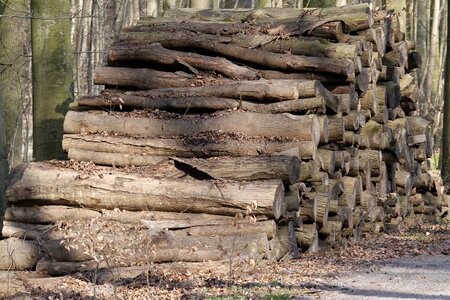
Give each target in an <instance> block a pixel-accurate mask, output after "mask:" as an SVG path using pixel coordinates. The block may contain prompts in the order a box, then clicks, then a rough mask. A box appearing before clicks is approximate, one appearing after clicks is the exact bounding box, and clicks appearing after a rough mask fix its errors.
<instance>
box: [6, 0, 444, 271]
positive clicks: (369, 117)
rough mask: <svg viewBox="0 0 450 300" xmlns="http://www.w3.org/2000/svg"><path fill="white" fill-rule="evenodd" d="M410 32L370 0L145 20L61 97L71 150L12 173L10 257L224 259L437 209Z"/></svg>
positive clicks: (74, 267)
mask: <svg viewBox="0 0 450 300" xmlns="http://www.w3.org/2000/svg"><path fill="white" fill-rule="evenodd" d="M413 47H414V45H413V43H411V42H409V41H406V40H405V37H404V34H403V33H401V32H400V31H399V26H398V20H397V16H396V15H395V14H394V13H393V12H390V11H372V10H371V8H370V7H369V6H368V5H367V4H361V5H353V6H346V7H342V8H339V9H337V8H327V9H320V10H298V9H264V10H254V11H211V10H202V11H198V10H174V11H170V10H169V11H167V12H166V15H165V18H163V19H151V20H150V19H149V20H142V21H141V23H140V24H139V25H138V26H136V27H134V28H129V29H127V30H126V31H124V32H123V33H122V34H121V36H120V39H119V41H117V42H116V43H115V44H114V45H113V46H111V47H110V48H109V49H108V51H107V58H108V66H105V67H98V68H97V69H96V71H95V83H96V84H100V85H105V86H106V88H105V90H104V92H103V93H102V94H101V95H99V96H95V97H83V98H81V99H78V101H77V103H76V104H77V105H76V106H73V107H72V110H71V111H69V112H68V114H67V115H66V119H65V124H64V130H65V135H64V140H63V148H64V150H65V151H67V152H68V156H69V158H70V159H71V161H66V162H56V161H54V162H45V163H28V164H26V165H23V166H21V167H20V168H18V169H17V170H16V171H15V172H14V174H13V175H12V178H11V181H10V183H9V186H8V189H7V197H8V201H9V202H8V203H9V206H8V208H7V210H6V214H5V222H4V226H3V231H2V234H3V237H4V238H8V239H6V240H3V241H1V243H0V245H1V247H4V248H5V249H7V250H8V251H9V253H10V254H11V255H9V256H8V257H6V258H4V259H2V261H1V262H0V266H1V267H2V268H5V267H7V268H18V269H31V268H34V267H36V269H37V270H45V271H46V272H48V273H49V274H52V275H61V274H66V273H71V272H76V271H80V270H85V269H95V268H99V267H100V268H103V267H107V266H108V267H119V266H139V265H148V263H160V262H166V263H167V264H164V265H165V266H170V268H177V267H180V266H183V267H185V266H187V265H188V263H189V267H190V268H196V267H198V266H199V265H196V263H198V262H203V263H202V264H201V267H202V268H203V270H204V268H205V267H206V268H209V270H210V271H212V270H213V271H219V270H223V268H222V269H221V268H219V267H218V265H219V264H220V263H223V262H227V263H229V262H230V261H231V260H230V258H232V259H233V262H234V263H235V262H236V261H239V262H248V263H255V262H258V261H259V260H261V259H271V260H279V259H282V258H283V257H285V256H286V255H287V256H289V257H297V256H298V253H299V251H311V252H313V251H316V250H317V249H319V247H320V246H321V245H324V246H331V247H337V246H341V245H345V243H346V242H348V241H350V240H358V239H360V238H361V236H362V235H363V234H364V233H369V232H380V231H392V230H398V229H399V228H400V227H401V226H402V225H403V224H410V223H411V222H423V221H437V220H438V219H439V217H440V216H441V215H443V214H444V213H445V212H446V210H447V209H448V208H447V207H445V206H447V201H446V200H445V196H444V195H443V193H442V189H441V187H440V185H439V180H438V179H436V178H432V176H431V175H430V173H429V172H428V170H429V158H430V156H431V154H432V153H431V152H432V141H431V125H432V124H429V122H427V121H426V120H424V119H423V118H421V117H420V116H417V113H416V107H417V103H418V101H419V90H418V87H417V76H416V72H415V69H416V68H417V66H418V64H419V63H420V57H419V56H418V55H417V53H416V52H415V51H414V50H413ZM94 164H95V165H94ZM100 165H102V167H100ZM36 263H37V266H35V265H36ZM158 266H160V265H159V264H155V265H153V266H152V268H157V267H158Z"/></svg>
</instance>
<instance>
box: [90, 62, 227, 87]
mask: <svg viewBox="0 0 450 300" xmlns="http://www.w3.org/2000/svg"><path fill="white" fill-rule="evenodd" d="M222 80H223V81H225V79H222ZM215 81H217V79H215V78H204V77H203V78H197V77H196V76H192V75H189V74H186V75H183V74H178V73H173V72H164V71H156V70H152V69H144V68H139V69H133V68H113V67H97V68H95V71H94V82H95V83H96V84H103V85H107V86H111V87H113V88H118V87H122V88H126V87H128V88H133V89H141V90H146V89H156V88H171V87H190V86H198V85H204V84H205V83H207V82H215Z"/></svg>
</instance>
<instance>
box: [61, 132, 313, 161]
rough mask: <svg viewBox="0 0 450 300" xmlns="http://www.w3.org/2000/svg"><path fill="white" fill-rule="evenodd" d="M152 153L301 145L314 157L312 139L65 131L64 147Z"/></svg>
mask: <svg viewBox="0 0 450 300" xmlns="http://www.w3.org/2000/svg"><path fill="white" fill-rule="evenodd" d="M75 148H76V149H82V150H87V151H90V150H92V151H96V152H106V153H125V154H129V155H131V154H137V155H149V156H177V157H198V158H206V157H215V156H232V157H235V156H251V155H253V156H255V155H260V154H261V155H269V154H274V153H276V152H283V151H286V150H289V149H293V148H298V149H299V152H300V156H301V157H302V158H304V159H311V158H313V157H315V153H316V151H317V146H316V145H315V144H314V143H313V142H307V141H305V142H297V141H276V140H274V139H259V138H252V137H246V136H239V135H226V134H217V135H214V134H203V135H196V136H181V137H167V138H145V139H144V138H141V139H139V138H131V137H114V136H102V135H78V134H65V135H64V138H63V149H64V150H65V151H69V149H75Z"/></svg>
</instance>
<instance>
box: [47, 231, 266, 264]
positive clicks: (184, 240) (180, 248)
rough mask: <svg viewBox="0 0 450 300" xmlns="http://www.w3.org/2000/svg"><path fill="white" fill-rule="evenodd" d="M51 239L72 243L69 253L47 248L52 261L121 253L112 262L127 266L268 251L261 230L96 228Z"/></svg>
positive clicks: (260, 255)
mask: <svg viewBox="0 0 450 300" xmlns="http://www.w3.org/2000/svg"><path fill="white" fill-rule="evenodd" d="M92 234H94V232H93V233H92ZM93 239H97V241H96V242H94V240H93ZM98 240H101V242H99V241H98ZM54 242H58V243H59V244H62V245H65V246H66V247H69V246H72V249H71V251H72V253H71V255H70V256H68V255H65V254H64V253H61V252H53V251H54V250H56V249H50V251H49V255H50V256H51V257H52V258H53V260H54V261H60V262H63V261H65V262H77V261H86V260H92V257H91V256H94V255H97V256H98V255H101V256H103V257H111V256H113V255H116V256H117V255H119V254H121V256H120V257H117V258H116V259H114V265H116V266H131V265H139V264H144V263H149V262H150V263H152V262H154V263H156V262H178V261H181V262H202V261H209V260H211V261H220V260H223V259H227V258H228V259H230V258H231V259H232V258H239V257H248V258H249V259H254V260H255V261H259V260H260V259H261V258H263V257H267V255H268V254H269V253H268V252H269V245H268V240H267V236H266V235H265V234H264V233H259V234H249V235H238V236H225V237H223V236H222V237H204V236H192V237H190V236H180V235H173V234H172V233H170V232H168V233H161V234H158V235H150V234H149V232H148V230H145V231H131V232H127V233H126V234H122V233H114V234H112V233H110V232H109V231H108V230H106V231H105V232H103V231H100V232H98V231H96V232H95V236H92V237H89V236H87V237H84V238H83V240H81V241H80V240H64V241H62V242H61V241H54ZM94 243H95V244H94ZM94 245H96V246H94ZM83 253H86V254H89V255H86V254H83ZM128 253H133V255H131V256H130V255H127V254H128ZM77 256H79V257H77ZM121 257H123V258H121ZM81 258H82V260H81Z"/></svg>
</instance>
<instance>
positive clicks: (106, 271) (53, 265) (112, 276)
mask: <svg viewBox="0 0 450 300" xmlns="http://www.w3.org/2000/svg"><path fill="white" fill-rule="evenodd" d="M236 263H238V264H244V263H245V260H244V258H237V257H235V258H233V259H232V264H233V265H235V264H236ZM36 271H37V272H40V273H47V274H48V275H50V276H64V275H71V274H75V273H79V272H86V271H94V272H95V274H96V276H95V279H96V281H95V283H96V284H104V283H108V282H117V281H119V280H121V279H134V278H136V277H138V276H139V275H142V274H147V273H148V272H151V273H152V274H158V273H161V274H165V273H166V272H168V271H169V272H171V273H173V274H214V275H217V276H225V275H228V274H229V272H230V260H228V259H227V260H223V261H208V262H174V263H163V264H150V265H147V264H145V265H142V266H134V267H114V266H113V265H112V262H100V263H99V262H96V261H95V260H90V261H84V262H56V261H51V260H49V259H46V258H44V259H41V260H40V261H39V262H38V264H37V266H36ZM56 278H61V277H56Z"/></svg>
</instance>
